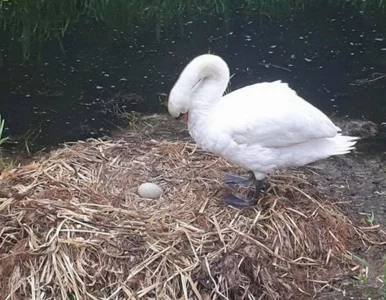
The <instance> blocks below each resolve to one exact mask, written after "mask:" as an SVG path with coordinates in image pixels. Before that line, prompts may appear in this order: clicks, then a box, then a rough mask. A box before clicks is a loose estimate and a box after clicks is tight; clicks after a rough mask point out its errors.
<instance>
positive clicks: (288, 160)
mask: <svg viewBox="0 0 386 300" xmlns="http://www.w3.org/2000/svg"><path fill="white" fill-rule="evenodd" d="M228 81H229V69H228V66H227V64H226V63H225V62H224V61H223V60H222V59H221V58H220V57H218V56H215V55H210V54H205V55H201V56H198V57H196V58H195V59H193V60H192V61H191V62H190V63H189V64H188V65H187V66H186V67H185V69H184V70H183V72H182V73H181V75H180V77H179V78H178V80H177V82H176V83H175V85H174V87H173V89H172V90H171V92H170V95H169V99H168V110H169V113H170V114H171V115H172V116H173V117H175V118H179V117H182V118H183V119H184V120H185V121H187V123H188V128H189V133H190V135H191V136H192V138H193V139H194V140H195V142H196V143H197V145H198V146H199V147H201V148H202V149H204V150H206V151H209V152H212V153H214V154H217V155H219V156H221V157H223V158H225V159H226V160H227V161H229V162H231V163H233V164H235V165H237V166H240V167H243V168H245V169H247V170H249V171H251V173H252V172H253V177H254V178H253V179H254V181H255V184H256V191H255V197H254V199H246V200H245V199H244V200H243V199H240V198H237V197H236V196H234V195H227V196H225V197H224V198H223V199H224V201H225V202H226V203H228V204H230V205H233V206H238V207H247V206H251V205H253V204H254V203H255V201H256V200H255V199H256V198H257V196H258V195H259V194H260V192H261V188H262V186H263V183H264V178H265V176H266V174H269V173H271V172H272V171H274V170H276V169H279V168H282V167H290V166H303V165H306V164H309V163H311V162H315V161H317V160H320V159H325V158H327V157H329V156H332V155H339V154H346V153H349V152H350V150H352V149H354V147H353V146H354V145H355V143H356V140H357V139H358V138H357V137H351V136H343V135H341V134H340V133H339V132H340V131H341V129H340V128H338V127H337V126H335V125H334V124H333V123H332V122H331V120H330V119H329V118H328V117H327V116H326V115H325V114H323V113H322V112H321V111H320V110H318V109H317V108H315V107H314V106H312V105H311V104H309V103H308V102H306V101H305V100H303V99H302V98H300V97H299V96H298V95H297V94H296V92H295V91H294V90H292V89H291V88H290V87H289V86H288V85H287V84H286V83H283V82H281V81H275V82H270V83H268V82H264V83H257V84H253V85H250V86H246V87H244V88H240V89H238V90H235V91H233V92H231V93H229V94H226V95H225V96H223V93H224V91H225V89H226V87H227V85H228ZM250 179H252V178H250ZM226 182H227V183H235V184H240V183H246V182H248V179H246V178H241V177H238V176H234V175H227V177H226Z"/></svg>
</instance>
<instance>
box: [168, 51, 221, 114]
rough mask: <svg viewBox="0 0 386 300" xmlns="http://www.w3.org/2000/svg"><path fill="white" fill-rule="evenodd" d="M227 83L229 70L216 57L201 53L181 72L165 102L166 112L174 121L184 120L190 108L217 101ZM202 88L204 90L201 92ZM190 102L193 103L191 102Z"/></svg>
mask: <svg viewBox="0 0 386 300" xmlns="http://www.w3.org/2000/svg"><path fill="white" fill-rule="evenodd" d="M228 81H229V69H228V66H227V64H226V63H225V61H223V60H222V58H220V57H219V56H216V55H212V54H204V55H200V56H198V57H196V58H194V59H193V60H192V61H191V62H190V63H189V64H188V65H187V66H186V67H185V69H184V70H183V71H182V73H181V75H180V76H179V78H178V80H177V82H176V84H175V85H174V87H173V89H172V90H171V91H170V94H169V99H168V110H169V113H170V114H171V115H172V116H173V117H174V118H181V117H182V119H184V120H185V121H187V119H188V112H189V109H191V106H192V101H193V102H195V101H196V102H195V103H193V105H195V107H197V106H198V104H197V103H198V101H199V103H200V105H203V104H204V102H207V104H208V103H211V104H212V105H213V103H214V102H215V101H216V100H219V99H221V96H222V94H223V92H224V90H225V89H226V86H227V84H228ZM204 88H205V90H204ZM192 99H193V100H192Z"/></svg>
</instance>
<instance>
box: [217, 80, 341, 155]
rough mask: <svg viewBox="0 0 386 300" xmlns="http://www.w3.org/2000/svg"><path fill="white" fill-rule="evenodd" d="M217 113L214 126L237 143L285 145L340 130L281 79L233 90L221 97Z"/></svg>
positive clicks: (268, 145)
mask: <svg viewBox="0 0 386 300" xmlns="http://www.w3.org/2000/svg"><path fill="white" fill-rule="evenodd" d="M216 112H217V113H216V115H217V118H216V119H215V121H214V122H215V123H216V124H217V125H218V126H216V127H217V128H218V129H221V130H222V131H224V130H225V131H226V132H227V134H228V135H229V136H230V137H231V139H232V140H234V141H235V142H236V143H237V144H259V145H260V146H262V147H275V148H279V147H288V146H291V145H294V144H298V143H303V142H307V141H309V140H313V139H318V138H328V137H334V136H336V134H337V133H338V132H339V131H341V130H340V128H338V127H337V126H335V125H334V124H333V123H332V122H331V120H330V119H329V118H328V117H327V116H326V115H325V114H323V113H322V112H321V111H320V110H318V109H317V108H315V107H314V106H312V105H311V104H309V103H308V102H306V101H305V100H303V99H302V98H300V97H299V96H298V95H297V94H296V92H295V91H293V90H292V89H291V88H290V87H289V86H288V85H287V84H285V83H282V82H280V81H276V82H272V83H263V84H255V85H251V86H248V87H246V88H242V89H239V90H236V91H234V92H232V93H230V94H228V95H226V96H224V97H223V99H222V100H221V101H220V102H219V105H218V107H216ZM219 116H220V117H219ZM218 117H219V118H218Z"/></svg>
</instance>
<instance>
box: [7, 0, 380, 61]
mask: <svg viewBox="0 0 386 300" xmlns="http://www.w3.org/2000/svg"><path fill="white" fill-rule="evenodd" d="M320 1H321V0H244V1H237V2H236V1H230V0H214V1H213V0H187V1H175V0H151V1H140V0H110V1H108V0H68V1H61V0H42V1H36V0H33V1H30V0H17V1H16V0H0V21H1V24H2V28H1V30H2V32H1V41H0V42H1V44H2V45H3V46H2V47H3V48H4V47H18V48H20V49H21V51H22V56H23V57H24V58H28V57H29V56H30V55H31V53H37V52H39V51H38V50H39V49H40V47H41V44H42V42H43V41H45V40H52V39H54V40H57V41H58V43H59V44H61V41H62V38H63V36H64V35H65V33H66V32H67V31H68V30H69V28H71V26H72V25H74V24H76V23H77V22H78V21H79V20H80V18H82V17H88V18H89V19H91V20H93V21H95V22H96V23H99V24H103V25H107V26H111V27H117V26H128V25H129V24H133V23H136V22H142V23H143V22H144V23H147V22H151V23H167V22H168V20H171V19H173V18H176V17H180V16H183V15H186V14H200V13H208V14H223V13H226V12H227V11H231V10H233V9H236V8H245V9H247V10H248V11H250V10H251V9H254V10H259V11H260V12H262V13H265V14H268V15H270V16H273V15H275V14H281V13H283V12H287V13H291V12H293V11H294V10H298V9H305V8H308V7H310V6H312V5H315V4H320ZM324 2H326V5H334V6H340V7H346V6H351V7H355V8H356V9H358V10H374V9H376V10H384V9H385V7H386V1H384V0H367V1H362V0H351V1H346V0H345V1H344V0H339V1H338V0H336V1H329V2H327V1H324ZM235 6H237V7H235ZM0 63H1V59H0Z"/></svg>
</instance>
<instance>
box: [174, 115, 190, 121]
mask: <svg viewBox="0 0 386 300" xmlns="http://www.w3.org/2000/svg"><path fill="white" fill-rule="evenodd" d="M176 119H177V120H181V119H182V120H183V121H184V122H185V123H187V122H188V120H189V117H188V113H184V114H180V115H179V116H178V117H177V118H176Z"/></svg>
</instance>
